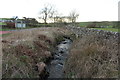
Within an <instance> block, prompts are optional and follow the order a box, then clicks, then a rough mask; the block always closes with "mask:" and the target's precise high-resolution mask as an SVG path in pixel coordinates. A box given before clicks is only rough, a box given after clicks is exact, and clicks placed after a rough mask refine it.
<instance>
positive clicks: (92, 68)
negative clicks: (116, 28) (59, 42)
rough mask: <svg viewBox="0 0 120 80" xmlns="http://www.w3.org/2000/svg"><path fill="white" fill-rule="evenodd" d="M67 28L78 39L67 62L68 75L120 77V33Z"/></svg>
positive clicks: (77, 76) (79, 76)
mask: <svg viewBox="0 0 120 80" xmlns="http://www.w3.org/2000/svg"><path fill="white" fill-rule="evenodd" d="M66 28H67V29H69V30H71V31H72V32H73V33H74V34H75V35H76V37H77V38H76V40H74V42H73V47H72V49H71V51H70V55H69V58H68V60H67V64H66V73H67V74H69V73H74V74H73V75H72V77H75V78H81V77H82V78H88V77H89V78H118V77H119V76H120V75H119V70H120V69H119V68H120V67H119V65H120V61H119V60H120V54H119V50H120V49H119V45H120V41H119V35H120V33H118V32H111V31H103V30H95V29H89V28H81V27H71V26H67V27H66ZM73 61H74V62H73ZM69 77H70V76H69Z"/></svg>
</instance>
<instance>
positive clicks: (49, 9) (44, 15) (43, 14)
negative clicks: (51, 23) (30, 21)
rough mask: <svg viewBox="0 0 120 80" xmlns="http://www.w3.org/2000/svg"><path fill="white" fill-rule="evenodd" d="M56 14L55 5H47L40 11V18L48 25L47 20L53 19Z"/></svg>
mask: <svg viewBox="0 0 120 80" xmlns="http://www.w3.org/2000/svg"><path fill="white" fill-rule="evenodd" d="M55 13H56V10H55V9H54V7H53V5H50V4H47V5H45V6H44V8H43V9H42V10H41V11H40V17H39V18H40V19H42V20H43V21H44V23H45V24H47V20H48V19H49V18H52V17H53V15H54V14H55Z"/></svg>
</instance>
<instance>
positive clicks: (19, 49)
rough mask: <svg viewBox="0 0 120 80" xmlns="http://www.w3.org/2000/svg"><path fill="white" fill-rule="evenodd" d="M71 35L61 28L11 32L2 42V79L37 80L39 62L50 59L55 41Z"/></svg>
mask: <svg viewBox="0 0 120 80" xmlns="http://www.w3.org/2000/svg"><path fill="white" fill-rule="evenodd" d="M69 34H71V33H70V32H69V31H68V30H66V29H62V28H49V27H47V28H37V29H28V30H23V31H16V32H12V33H11V35H9V36H5V37H3V40H2V53H3V58H2V59H3V60H2V68H3V69H2V72H3V73H2V77H3V78H39V74H40V73H39V72H38V70H37V68H36V66H37V64H38V63H39V62H46V60H47V59H49V58H50V57H52V51H53V50H54V45H55V44H56V40H57V39H58V38H60V37H59V36H61V35H69Z"/></svg>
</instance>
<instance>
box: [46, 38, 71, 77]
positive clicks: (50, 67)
mask: <svg viewBox="0 0 120 80" xmlns="http://www.w3.org/2000/svg"><path fill="white" fill-rule="evenodd" d="M71 43H72V40H70V39H65V40H64V41H62V42H61V43H60V44H58V46H57V49H56V51H55V52H54V56H53V59H52V60H51V61H50V62H49V63H48V64H47V67H46V71H47V72H48V73H49V76H48V78H64V71H63V68H64V64H65V60H66V58H67V56H68V54H69V49H70V46H71Z"/></svg>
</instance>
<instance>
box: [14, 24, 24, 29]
mask: <svg viewBox="0 0 120 80" xmlns="http://www.w3.org/2000/svg"><path fill="white" fill-rule="evenodd" d="M15 27H17V28H25V27H26V24H24V23H15Z"/></svg>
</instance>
